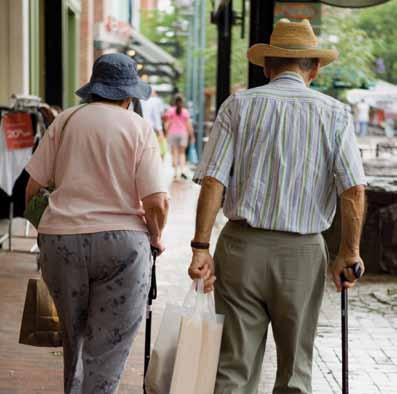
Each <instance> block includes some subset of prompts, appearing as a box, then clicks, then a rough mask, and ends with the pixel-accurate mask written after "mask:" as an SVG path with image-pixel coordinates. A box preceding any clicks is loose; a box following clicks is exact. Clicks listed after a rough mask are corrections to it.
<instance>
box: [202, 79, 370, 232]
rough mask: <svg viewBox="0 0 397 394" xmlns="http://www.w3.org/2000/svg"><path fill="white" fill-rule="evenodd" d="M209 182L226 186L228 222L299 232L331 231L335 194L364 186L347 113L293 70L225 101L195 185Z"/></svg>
mask: <svg viewBox="0 0 397 394" xmlns="http://www.w3.org/2000/svg"><path fill="white" fill-rule="evenodd" d="M232 167H233V170H232ZM204 176H210V177H213V178H215V179H217V180H218V181H220V182H222V183H223V184H224V185H225V187H226V197H225V204H224V213H225V215H226V216H227V217H228V218H229V219H232V220H238V219H245V220H246V221H247V222H248V223H249V224H250V225H251V226H253V227H257V228H263V229H268V230H278V231H288V232H295V233H301V234H312V233H319V232H322V231H324V230H326V229H327V228H328V227H329V226H330V225H331V223H332V220H333V218H334V215H335V210H336V202H337V193H339V194H340V193H342V192H343V191H344V190H347V189H349V188H351V187H353V186H356V185H361V184H365V183H366V180H365V175H364V170H363V166H362V161H361V158H360V152H359V149H358V146H357V142H356V137H355V134H354V126H353V120H352V116H351V114H350V111H349V109H348V107H347V106H346V105H344V104H342V103H341V102H339V101H337V100H335V99H333V98H331V97H329V96H326V95H324V94H322V93H319V92H317V91H315V90H312V89H310V88H308V87H307V86H306V85H305V83H304V81H303V79H302V78H301V77H300V76H299V74H296V73H292V72H287V73H283V74H281V75H279V76H278V77H276V78H275V79H273V80H272V81H271V82H270V83H269V84H268V85H265V86H261V87H258V88H255V89H249V90H246V91H243V92H239V93H236V94H234V95H232V96H230V97H229V98H228V99H227V100H226V101H225V102H224V103H223V105H222V107H221V109H220V111H219V113H218V116H217V118H216V121H215V124H214V127H213V129H212V132H211V135H210V139H209V142H208V143H207V145H206V147H205V150H204V154H203V158H202V160H201V162H200V164H199V166H198V168H197V171H196V174H195V177H194V180H195V181H196V182H197V183H200V182H201V180H202V179H203V178H204Z"/></svg>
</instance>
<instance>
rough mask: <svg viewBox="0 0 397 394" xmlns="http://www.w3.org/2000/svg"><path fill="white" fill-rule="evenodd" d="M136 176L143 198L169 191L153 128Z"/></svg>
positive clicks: (140, 196)
mask: <svg viewBox="0 0 397 394" xmlns="http://www.w3.org/2000/svg"><path fill="white" fill-rule="evenodd" d="M135 177H136V178H135V179H136V187H137V191H138V195H139V198H140V199H141V200H142V199H143V198H145V197H147V196H150V195H151V194H155V193H167V192H168V188H167V184H166V176H165V173H164V165H163V162H162V160H161V156H160V148H159V144H158V142H157V139H156V137H155V134H154V132H153V130H152V129H150V130H149V132H148V142H147V143H146V144H145V147H144V149H143V151H142V155H141V158H140V160H139V162H138V165H137V168H136V173H135Z"/></svg>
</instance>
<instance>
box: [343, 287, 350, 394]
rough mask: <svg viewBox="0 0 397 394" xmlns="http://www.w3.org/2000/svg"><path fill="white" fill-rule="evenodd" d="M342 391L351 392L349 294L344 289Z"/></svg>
mask: <svg viewBox="0 0 397 394" xmlns="http://www.w3.org/2000/svg"><path fill="white" fill-rule="evenodd" d="M342 393H343V394H349V330H348V294H347V289H346V288H344V289H343V290H342Z"/></svg>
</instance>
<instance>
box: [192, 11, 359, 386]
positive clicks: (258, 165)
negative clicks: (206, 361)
mask: <svg viewBox="0 0 397 394" xmlns="http://www.w3.org/2000/svg"><path fill="white" fill-rule="evenodd" d="M317 42H318V41H317V38H316V36H315V34H314V32H313V29H312V27H311V25H310V23H309V21H307V20H304V21H303V22H290V21H289V20H286V19H282V20H280V21H279V22H278V23H277V24H276V25H275V27H274V30H273V33H272V36H271V41H270V45H267V44H256V45H254V46H253V47H251V48H250V49H249V51H248V59H249V60H250V62H251V63H253V64H255V65H258V66H261V67H262V68H263V69H264V72H265V74H266V76H267V77H268V78H269V79H270V82H269V83H268V84H267V85H265V86H260V87H257V88H254V89H249V90H247V91H245V92H240V93H236V94H234V95H232V96H230V97H229V98H228V99H227V100H226V101H225V102H224V103H223V105H222V107H221V108H220V110H219V112H218V115H217V118H216V121H215V124H214V127H213V130H212V132H211V134H210V139H209V142H208V143H207V144H206V146H205V149H204V154H203V158H202V161H201V163H200V165H199V167H198V169H197V172H196V174H195V176H194V180H195V181H196V182H198V183H201V185H202V186H201V192H200V197H199V201H198V206H197V219H196V231H195V235H194V238H193V240H192V242H191V247H192V250H193V257H192V262H191V265H190V269H189V274H190V276H191V277H192V278H193V279H198V278H202V279H204V281H205V290H206V291H207V292H208V291H212V290H213V288H214V287H215V302H216V310H217V313H220V314H223V315H224V316H225V323H224V331H223V339H222V345H221V352H220V359H219V367H218V375H217V382H216V388H215V394H253V393H257V392H258V383H259V378H260V375H261V370H262V361H263V356H264V352H265V344H266V336H267V332H268V326H269V324H271V325H272V330H273V336H274V339H275V342H276V347H277V377H276V381H275V386H274V389H273V393H274V394H311V393H312V383H311V380H312V357H313V347H314V339H315V334H316V328H317V322H318V317H319V312H320V306H321V301H322V297H323V293H324V287H325V277H326V271H327V260H328V256H327V249H326V245H325V241H324V239H323V237H322V235H321V233H322V232H323V231H325V230H326V229H327V228H329V227H330V225H331V223H332V220H333V217H334V215H335V210H336V202H337V195H339V196H340V201H341V213H342V232H341V242H340V249H339V253H338V256H337V257H336V260H335V262H334V263H333V264H332V266H331V272H332V276H333V280H334V282H335V285H336V288H337V289H338V291H340V290H341V288H342V286H345V287H351V286H354V284H355V282H356V278H355V276H354V275H353V272H352V270H351V269H350V268H351V267H352V266H353V265H354V264H356V263H359V264H360V266H361V268H362V272H364V264H363V261H362V259H361V257H360V236H361V228H362V223H363V217H364V199H365V187H364V185H365V183H366V179H365V175H364V170H363V166H362V161H361V158H360V152H359V149H358V147H357V143H356V141H355V135H354V127H353V119H352V117H351V114H350V111H349V108H347V106H345V105H344V104H342V103H341V102H338V101H337V100H335V99H333V98H332V97H328V96H326V95H324V94H322V93H319V92H317V91H315V90H313V89H310V83H311V82H312V81H313V80H314V79H315V78H316V77H317V75H318V73H319V70H320V67H323V66H326V65H327V64H329V63H331V62H332V61H333V60H335V59H336V58H337V56H338V53H337V52H336V50H332V49H320V48H318V47H317ZM296 48H299V49H296ZM224 191H225V202H224V205H223V206H224V213H225V215H226V217H227V218H228V219H229V222H228V223H227V224H226V226H225V227H224V229H223V230H222V233H221V235H220V237H219V239H218V243H217V247H216V251H215V256H214V260H213V259H212V256H211V254H210V252H209V246H210V245H209V242H210V237H211V231H212V228H213V225H214V222H215V217H216V214H217V212H218V210H219V208H220V207H221V205H222V201H223V196H224ZM342 273H344V274H345V276H346V277H347V279H348V280H349V281H351V282H350V283H347V282H344V283H343V284H342V283H341V279H340V275H341V274H342Z"/></svg>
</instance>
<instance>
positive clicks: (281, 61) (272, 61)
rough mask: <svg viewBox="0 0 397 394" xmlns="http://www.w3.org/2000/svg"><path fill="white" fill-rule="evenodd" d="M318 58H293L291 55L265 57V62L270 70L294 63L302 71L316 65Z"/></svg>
mask: <svg viewBox="0 0 397 394" xmlns="http://www.w3.org/2000/svg"><path fill="white" fill-rule="evenodd" d="M319 62H320V60H319V59H318V58H308V57H302V58H293V57H266V58H265V64H266V66H268V67H270V68H271V69H272V70H274V69H275V70H277V69H280V68H283V67H286V66H290V65H295V66H298V67H299V68H300V69H301V70H302V71H310V70H311V69H312V68H314V67H317V65H318V63H319Z"/></svg>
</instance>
